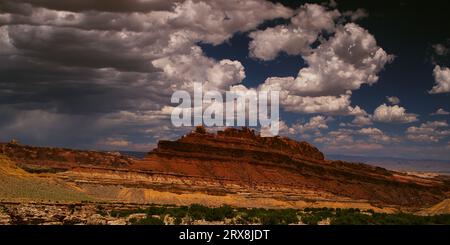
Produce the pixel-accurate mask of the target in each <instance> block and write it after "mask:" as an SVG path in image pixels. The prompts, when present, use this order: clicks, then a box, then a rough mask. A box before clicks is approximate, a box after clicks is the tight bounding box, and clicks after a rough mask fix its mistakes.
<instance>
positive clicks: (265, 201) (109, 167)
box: [0, 128, 450, 209]
mask: <svg viewBox="0 0 450 245" xmlns="http://www.w3.org/2000/svg"><path fill="white" fill-rule="evenodd" d="M0 154H3V155H6V156H7V157H9V158H10V159H11V160H12V161H14V162H15V163H16V165H17V166H19V167H21V168H22V169H24V170H26V171H28V172H30V173H36V174H37V175H39V174H40V173H43V174H44V175H45V178H47V179H48V178H51V177H54V178H57V179H58V180H59V181H63V182H65V183H67V184H68V186H71V187H74V188H75V189H76V190H77V191H81V192H83V193H84V194H87V195H90V196H92V197H94V198H95V199H97V200H108V201H121V202H136V203H159V204H178V205H190V204H192V203H201V204H204V205H212V206H220V205H222V204H228V205H232V206H245V207H271V208H276V207H296V208H303V207H307V206H319V207H323V206H325V207H330V206H332V207H364V206H366V207H367V206H370V208H374V207H381V208H385V207H386V208H411V209H418V208H423V207H429V206H431V205H433V204H436V203H438V202H440V201H442V200H444V199H446V198H448V197H447V193H450V188H449V186H450V181H449V179H448V178H444V177H439V178H422V177H417V176H409V175H407V174H403V173H398V172H394V171H389V170H386V169H383V168H379V167H373V166H369V165H366V164H357V163H348V162H343V161H329V160H326V159H325V157H324V154H323V153H322V152H320V151H319V150H318V149H317V148H316V147H314V146H312V145H310V144H308V143H306V142H297V141H294V140H291V139H288V138H283V137H270V138H264V137H260V136H259V135H258V134H257V133H255V132H254V131H252V130H250V129H248V128H243V129H233V128H228V129H225V130H224V131H219V132H217V133H208V132H207V131H206V130H205V129H204V128H197V129H196V130H195V131H194V132H192V133H190V134H188V135H185V136H183V137H182V138H180V139H178V140H175V141H160V142H159V143H158V147H157V148H156V149H154V150H152V151H151V152H150V153H149V154H148V155H147V156H146V157H145V158H144V159H134V158H130V157H126V156H123V155H120V154H117V153H103V152H93V151H76V150H69V149H56V148H40V147H31V146H23V145H19V144H17V143H14V144H11V143H9V144H0ZM55 169H56V170H57V171H55ZM59 170H61V171H59Z"/></svg>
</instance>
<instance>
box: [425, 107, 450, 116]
mask: <svg viewBox="0 0 450 245" xmlns="http://www.w3.org/2000/svg"><path fill="white" fill-rule="evenodd" d="M430 115H432V116H440V115H450V112H448V111H446V110H444V109H442V108H439V109H437V111H436V112H433V113H431V114H430Z"/></svg>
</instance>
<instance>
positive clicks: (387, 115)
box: [373, 104, 418, 123]
mask: <svg viewBox="0 0 450 245" xmlns="http://www.w3.org/2000/svg"><path fill="white" fill-rule="evenodd" d="M417 117H418V115H417V114H413V113H407V112H406V109H405V108H403V107H401V106H398V105H394V106H388V105H386V104H382V105H380V106H379V107H377V108H376V109H375V111H374V113H373V119H374V121H376V122H383V123H411V122H415V121H417V120H418V119H417Z"/></svg>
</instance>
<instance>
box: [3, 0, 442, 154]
mask: <svg viewBox="0 0 450 245" xmlns="http://www.w3.org/2000/svg"><path fill="white" fill-rule="evenodd" d="M374 2H375V1H365V2H363V1H356V0H354V1H270V2H269V1H265V0H249V1H237V0H227V1H220V0H209V1H202V0H189V1H181V0H172V1H167V0H130V1H119V0H108V1H106V0H100V1H91V0H89V1H88V0H68V1H64V2H63V1H52V0H39V1H38V0H14V1H12V0H1V1H0V141H2V142H7V141H10V140H11V139H17V140H18V141H19V142H21V143H24V144H30V145H39V146H59V147H72V148H80V149H97V150H132V151H149V150H151V149H152V148H153V147H155V143H156V142H157V141H158V140H161V139H172V140H173V139H176V138H178V137H180V136H181V135H183V134H185V133H186V132H189V131H190V130H192V129H191V128H186V127H182V128H174V127H173V126H172V125H171V123H170V108H172V106H175V105H173V104H171V103H170V97H171V95H172V93H173V92H174V91H176V90H179V89H187V90H189V89H192V83H193V81H204V84H205V86H207V87H208V88H210V89H215V90H219V91H228V90H243V91H271V90H276V91H280V105H281V108H280V109H281V121H280V124H279V126H280V129H281V131H280V134H281V135H283V136H287V137H290V138H294V139H297V140H305V141H308V142H310V143H312V144H314V145H316V146H317V147H318V148H319V149H321V150H322V151H324V152H325V153H333V154H344V155H361V156H389V157H406V158H416V159H424V158H426V159H440V160H450V127H449V124H448V123H449V119H450V113H449V111H450V68H449V67H450V63H449V55H450V30H449V28H448V24H446V23H447V22H448V16H447V15H448V13H449V12H450V4H448V3H447V2H446V1H426V2H417V3H413V2H410V1H397V2H396V1H386V2H382V3H381V2H380V1H377V2H376V3H374Z"/></svg>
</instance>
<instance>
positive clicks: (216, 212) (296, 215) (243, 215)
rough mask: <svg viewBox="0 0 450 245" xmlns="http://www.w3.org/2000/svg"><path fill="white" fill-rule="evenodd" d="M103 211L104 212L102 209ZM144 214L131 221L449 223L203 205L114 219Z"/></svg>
mask: <svg viewBox="0 0 450 245" xmlns="http://www.w3.org/2000/svg"><path fill="white" fill-rule="evenodd" d="M99 212H104V210H99ZM135 213H144V214H146V216H145V218H142V219H136V218H132V219H130V223H131V224H136V225H147V224H148V225H150V224H151V225H155V224H156V225H158V224H164V222H163V220H165V217H169V218H171V220H172V222H169V223H171V224H176V225H179V224H191V223H193V222H194V221H201V220H203V221H209V222H212V221H222V222H224V223H226V224H263V225H288V224H308V225H317V224H319V223H323V224H331V225H431V224H450V215H435V216H418V215H413V214H406V213H395V214H385V213H375V212H374V211H372V210H364V211H363V210H359V209H353V208H350V209H339V208H338V209H333V208H306V209H304V210H296V209H264V208H250V209H248V208H233V207H230V206H221V207H206V206H203V205H200V204H193V205H191V206H156V205H152V206H150V207H148V208H146V209H134V210H113V211H111V216H114V217H128V216H129V215H131V214H135Z"/></svg>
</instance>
